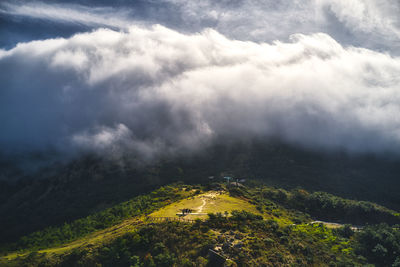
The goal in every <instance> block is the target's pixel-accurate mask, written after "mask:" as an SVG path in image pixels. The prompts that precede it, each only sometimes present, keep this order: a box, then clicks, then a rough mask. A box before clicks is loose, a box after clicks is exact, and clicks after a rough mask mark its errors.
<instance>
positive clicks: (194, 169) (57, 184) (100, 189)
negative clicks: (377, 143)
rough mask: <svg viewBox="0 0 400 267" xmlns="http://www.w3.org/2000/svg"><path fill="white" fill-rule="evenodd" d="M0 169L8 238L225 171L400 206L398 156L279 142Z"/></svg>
mask: <svg viewBox="0 0 400 267" xmlns="http://www.w3.org/2000/svg"><path fill="white" fill-rule="evenodd" d="M1 170H2V177H3V179H2V180H0V183H1V187H0V190H1V194H0V197H1V202H0V203H1V204H0V226H1V227H0V229H1V230H0V240H1V242H3V243H4V242H12V241H15V240H16V239H18V238H19V237H21V236H22V235H25V234H28V233H30V232H33V231H36V230H40V229H43V228H45V227H47V226H51V225H59V224H62V223H64V222H71V221H73V220H75V219H78V218H81V217H85V216H87V215H89V214H91V213H93V212H96V211H99V210H102V209H104V208H107V207H111V206H113V205H114V204H116V203H119V202H121V201H126V200H128V199H130V198H132V197H134V196H136V195H138V194H141V193H145V192H149V191H151V190H152V189H155V188H157V187H159V186H161V185H165V184H168V183H171V182H176V181H183V182H185V183H189V184H196V183H207V182H208V177H209V176H214V177H220V176H221V175H224V174H228V175H233V176H235V177H238V178H245V179H255V180H259V181H263V182H264V183H266V184H268V185H270V186H277V187H281V188H285V189H293V188H298V187H300V188H304V189H306V190H309V191H325V192H328V193H332V194H336V195H339V196H342V197H347V198H351V199H355V200H369V201H373V202H377V203H379V204H381V205H384V206H387V207H389V208H392V209H395V210H400V204H399V203H400V195H399V194H398V190H397V189H398V188H399V186H400V180H399V179H398V173H400V164H399V160H398V159H397V158H395V157H392V158H390V157H383V156H376V155H349V154H346V153H338V152H337V153H321V152H318V153H317V152H315V151H309V150H305V149H302V148H299V147H295V146H288V145H285V144H282V143H279V142H271V143H263V142H252V143H232V144H230V145H214V146H210V147H207V148H205V149H204V151H202V152H198V153H192V154H190V155H186V154H185V155H181V156H175V157H170V158H162V159H159V160H158V161H155V162H152V163H147V164H138V163H137V162H135V161H134V159H132V158H129V157H126V158H121V159H118V160H111V159H105V158H104V157H99V156H94V155H87V156H85V157H81V158H77V159H75V160H74V161H71V162H68V163H54V164H52V165H48V166H46V167H45V168H42V169H39V170H38V171H36V172H31V173H29V172H28V173H27V172H24V171H23V170H20V169H18V167H16V166H15V165H13V164H12V162H11V163H10V162H6V163H3V165H2V168H1ZM43 218H46V219H43Z"/></svg>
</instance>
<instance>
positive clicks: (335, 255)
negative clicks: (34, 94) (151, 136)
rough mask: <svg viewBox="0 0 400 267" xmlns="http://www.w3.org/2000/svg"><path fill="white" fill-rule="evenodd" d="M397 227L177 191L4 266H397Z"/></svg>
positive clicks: (349, 203) (263, 200)
mask: <svg viewBox="0 0 400 267" xmlns="http://www.w3.org/2000/svg"><path fill="white" fill-rule="evenodd" d="M183 213H184V214H183ZM316 220H329V221H327V222H315V221H316ZM361 221H362V222H363V223H361ZM342 223H349V224H346V225H343V224H342ZM367 223H369V224H370V225H366V224H367ZM382 223H383V224H382ZM397 223H400V217H399V214H398V213H396V212H394V211H392V210H389V209H386V208H384V207H382V206H379V205H377V204H374V203H370V202H358V201H354V200H348V199H343V198H340V197H337V196H333V195H330V194H327V193H323V192H316V193H309V192H307V191H305V190H302V189H295V190H292V191H286V190H283V189H276V188H272V187H267V186H265V185H263V184H259V183H254V182H248V183H247V184H246V185H245V186H241V187H236V186H229V187H226V185H225V184H218V183H216V184H208V185H204V186H191V185H183V184H173V185H169V186H165V187H161V188H159V189H157V190H155V191H153V192H151V193H150V194H147V195H142V196H138V197H135V198H133V199H131V200H129V201H127V202H122V203H120V204H118V205H115V206H114V207H112V208H109V209H105V210H103V211H100V212H97V213H94V214H92V215H90V216H87V217H84V218H81V219H78V220H76V221H73V222H70V223H64V224H62V225H60V226H52V227H49V228H46V229H43V230H41V231H39V232H33V233H31V234H29V235H27V236H24V237H22V238H20V239H19V240H18V241H17V242H15V243H8V244H5V245H4V246H3V247H2V248H1V251H2V252H1V255H2V256H1V259H0V265H1V266H223V265H224V266H262V265H264V266H364V265H365V264H375V265H376V266H398V265H396V264H399V263H400V257H398V255H400V246H399V244H400V231H399V228H398V226H397V225H396V224H397ZM351 224H353V226H352V225H351Z"/></svg>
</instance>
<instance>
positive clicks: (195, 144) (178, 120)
mask: <svg viewBox="0 0 400 267" xmlns="http://www.w3.org/2000/svg"><path fill="white" fill-rule="evenodd" d="M89 2H90V1H89ZM23 3H24V2H23V1H22V2H16V3H12V2H5V3H3V4H2V5H1V6H0V7H1V8H0V11H1V12H0V15H1V17H2V19H3V20H6V21H8V23H9V25H14V26H15V25H17V26H18V25H19V24H18V22H16V21H17V20H22V21H25V20H30V21H39V22H40V25H41V27H45V26H46V25H47V26H46V27H48V25H58V26H57V27H58V28H57V30H55V31H52V32H51V36H47V35H46V36H44V35H43V33H42V32H41V31H40V28H39V30H37V31H35V32H33V33H31V35H24V34H23V33H21V36H24V38H25V39H24V41H20V40H21V39H20V37H21V36H20V35H16V36H19V37H18V38H17V37H15V36H14V37H15V38H10V39H8V40H9V41H8V43H6V44H5V43H3V48H2V49H0V69H1V70H2V71H1V73H0V83H1V85H2V88H1V91H0V122H1V131H0V154H3V155H6V157H11V156H13V155H23V154H27V153H28V154H29V153H54V154H58V155H63V156H68V157H69V156H76V155H81V154H82V153H88V152H89V153H97V154H99V155H104V156H107V157H108V156H111V157H117V158H118V157H121V156H122V155H125V154H127V153H130V154H134V155H136V156H138V157H140V158H142V159H144V160H152V159H154V158H157V157H159V156H165V155H167V156H173V155H176V154H177V153H182V152H185V153H186V152H188V153H192V152H194V151H199V150H201V149H203V148H204V147H207V146H209V145H211V144H213V142H215V141H216V140H223V139H226V138H229V139H230V140H238V141H241V140H252V139H254V138H257V139H261V140H265V141H268V140H272V139H279V140H281V141H282V142H285V143H288V144H294V145H298V146H301V147H304V148H307V149H313V150H323V151H347V152H349V153H376V154H386V153H389V154H398V151H399V145H400V118H399V116H398V114H399V112H400V105H399V103H400V101H399V100H400V94H399V92H398V91H399V90H400V87H399V84H400V83H399V82H400V75H399V74H400V58H399V57H398V51H399V50H398V48H399V47H400V46H399V40H400V30H399V25H400V22H399V20H398V18H397V15H396V14H397V13H396V10H397V11H398V10H399V5H398V4H391V3H389V2H385V1H372V0H371V1H354V2H352V4H348V2H347V1H338V0H337V1H328V0H318V1H317V0H315V1H283V2H282V3H279V4H277V3H275V2H272V1H235V2H229V3H228V2H226V3H225V2H221V3H213V2H211V1H210V2H207V1H205V2H202V3H198V2H193V1H184V2H182V1H162V2H161V3H159V4H156V3H153V2H144V3H142V4H141V5H139V4H138V5H134V4H130V5H128V4H125V3H123V2H118V3H116V4H115V5H112V6H111V5H108V6H107V5H102V6H100V5H99V6H97V7H95V8H89V6H83V5H78V4H73V3H72V4H71V3H68V2H67V1H65V2H63V3H61V4H50V3H47V2H33V3H27V4H23ZM154 6H157V7H158V8H154ZM124 7H125V8H124ZM174 7H176V8H174ZM178 7H179V8H178ZM139 11H142V12H139ZM196 12H200V13H199V15H196V16H195V15H194V14H195V13H196ZM169 17H174V19H168V18H169ZM282 18H284V19H282ZM43 25H45V26H43ZM71 25H72V26H71ZM17 26H15V27H17ZM71 27H72V28H71ZM66 28H68V30H66ZM1 33H2V34H3V35H7V34H8V33H7V30H3V31H2V32H1ZM71 33H72V34H71ZM32 35H33V36H32ZM367 36H369V37H367ZM371 36H372V37H373V38H371ZM21 38H22V37H21ZM13 42H14V43H13ZM52 155H53V154H52Z"/></svg>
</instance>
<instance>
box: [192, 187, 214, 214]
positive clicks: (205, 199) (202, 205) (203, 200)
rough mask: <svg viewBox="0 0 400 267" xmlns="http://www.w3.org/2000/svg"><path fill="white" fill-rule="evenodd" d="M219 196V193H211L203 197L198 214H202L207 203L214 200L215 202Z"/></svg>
mask: <svg viewBox="0 0 400 267" xmlns="http://www.w3.org/2000/svg"><path fill="white" fill-rule="evenodd" d="M218 194H219V193H217V192H210V193H208V194H205V195H203V196H201V200H202V202H203V203H202V204H201V205H200V206H199V207H198V208H197V209H196V211H197V213H202V212H203V209H204V206H205V205H206V204H207V202H211V201H212V200H214V199H215V198H216V196H217V195H218Z"/></svg>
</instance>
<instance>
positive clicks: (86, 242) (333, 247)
mask: <svg viewBox="0 0 400 267" xmlns="http://www.w3.org/2000/svg"><path fill="white" fill-rule="evenodd" d="M188 189H189V190H188ZM233 189H234V188H232V189H231V190H230V192H229V193H228V192H227V191H212V190H211V191H206V192H202V193H201V190H197V193H198V192H200V194H196V193H195V191H196V190H192V189H190V188H186V187H184V186H177V187H171V188H169V191H168V192H171V193H173V194H174V195H180V196H181V197H183V196H186V198H184V199H181V200H177V201H175V202H173V203H170V204H168V205H166V206H164V207H161V208H160V209H158V210H156V211H154V212H152V213H150V214H148V216H150V217H178V216H177V215H176V214H177V213H179V210H180V209H184V208H189V209H193V212H194V213H196V212H198V213H201V214H207V213H221V215H222V217H218V216H217V217H214V219H212V218H210V220H206V219H207V217H208V216H207V215H188V216H187V218H190V219H196V218H200V219H202V220H203V222H200V224H198V223H195V224H193V226H189V224H181V225H180V224H172V225H169V224H168V223H167V222H159V223H156V224H154V223H153V222H152V221H147V220H146V218H147V217H146V216H145V214H143V215H140V216H133V217H130V218H128V219H126V220H124V221H123V222H121V223H118V224H116V225H114V226H111V227H108V228H106V229H103V230H99V231H95V232H93V233H91V234H88V235H86V236H84V237H82V238H79V239H77V240H74V241H72V242H66V243H64V244H62V245H57V246H52V247H49V248H44V249H40V250H34V249H33V250H32V249H31V250H25V251H23V252H22V251H17V252H12V253H8V254H7V255H5V256H3V257H2V258H0V265H1V266H3V265H4V266H20V263H21V262H23V261H24V260H25V261H28V262H29V257H31V256H32V252H35V255H41V256H40V257H42V258H40V259H39V261H41V260H47V261H50V262H53V263H57V262H59V261H62V260H63V259H64V258H68V257H70V255H73V254H74V253H75V252H76V251H85V253H88V254H91V253H94V254H93V255H95V254H96V253H97V254H99V253H100V254H101V253H103V252H99V251H102V249H103V248H107V246H111V247H112V246H114V245H115V242H117V241H118V239H119V238H120V239H122V240H131V237H130V236H131V235H132V234H135V233H137V232H139V233H140V232H142V234H143V232H144V233H146V232H147V230H146V229H147V228H148V229H150V230H154V229H158V230H160V229H164V230H165V229H170V230H168V231H172V232H174V231H177V232H179V231H181V230H184V231H186V232H187V233H191V231H192V232H193V231H194V232H196V231H197V232H196V233H197V235H200V236H201V235H202V234H206V236H203V237H202V238H203V239H199V242H200V241H201V240H203V241H204V242H206V243H207V242H208V243H209V242H210V240H214V239H215V238H216V237H217V236H218V238H219V239H221V240H222V241H220V242H219V243H220V244H219V245H218V244H213V246H220V247H223V245H224V243H225V242H226V241H224V240H227V239H232V238H234V239H236V240H235V241H234V243H232V244H238V243H243V244H244V248H243V250H238V249H236V250H235V249H228V250H227V251H228V252H227V253H228V254H226V255H228V256H229V253H231V257H232V258H233V259H235V260H236V261H241V260H244V259H250V261H249V262H248V263H249V264H250V263H251V264H264V263H268V262H270V261H274V260H276V261H278V262H280V261H282V262H285V261H287V262H294V261H295V260H296V257H303V258H302V263H306V262H307V263H311V262H312V261H311V260H312V253H314V252H315V251H320V250H324V252H318V253H317V254H318V255H317V254H316V255H317V256H316V258H315V259H314V261H315V262H314V263H316V264H317V265H315V266H318V264H320V263H321V262H323V261H324V260H325V256H326V257H327V258H329V257H336V258H337V259H339V258H338V257H342V256H343V257H345V258H344V259H343V260H350V261H352V260H354V259H355V258H354V254H352V253H353V251H352V248H351V247H350V245H349V241H346V240H345V241H343V240H342V239H341V238H339V237H337V236H335V234H333V233H332V231H331V230H329V229H328V228H329V225H328V228H327V227H323V226H322V227H319V226H312V225H309V224H308V222H310V221H311V218H310V217H309V216H307V215H305V214H304V213H301V212H299V211H295V210H291V209H288V208H285V207H284V206H282V205H280V204H279V202H276V201H275V200H273V199H274V197H272V198H271V199H266V198H264V197H263V196H262V194H261V193H262V192H264V193H265V189H263V190H261V189H258V188H253V189H249V190H247V189H244V190H245V191H246V192H245V193H241V192H233V191H235V190H238V189H235V190H233ZM232 190H233V191H232ZM240 190H242V189H240ZM258 190H260V191H258ZM270 190H275V189H270ZM164 191H165V190H162V191H161V193H160V190H158V191H155V192H158V193H154V192H153V193H152V194H150V195H153V200H157V199H158V198H159V197H160V194H161V195H162V196H163V197H167V195H166V196H164ZM275 191H277V193H282V191H279V190H275ZM267 195H269V194H267ZM278 196H279V194H278ZM258 198H260V199H258ZM234 210H244V211H246V212H250V213H252V214H256V215H261V217H260V216H259V217H260V218H261V219H263V220H262V221H263V222H262V223H261V222H259V221H257V220H259V219H257V218H255V219H254V218H253V219H250V221H247V222H246V220H249V219H246V218H245V219H243V220H244V223H243V222H240V220H242V219H238V218H240V217H241V216H242V215H240V214H239V215H233V216H232V217H233V218H232V219H229V218H230V217H228V218H226V217H224V213H225V211H226V212H229V213H231V214H234V212H233V213H232V211H234ZM256 215H254V216H256ZM235 216H236V219H235ZM246 216H247V215H246ZM196 224H198V226H196V227H198V228H196V229H195V228H194V227H195V225H196ZM274 224H276V225H274ZM157 225H158V226H157ZM185 225H186V226H185ZM335 227H336V225H335ZM143 229H144V230H143ZM171 229H172V230H171ZM185 229H186V230H185ZM268 229H269V230H268ZM158 230H155V231H156V232H157V231H158ZM164 230H162V231H164ZM227 230H229V231H228V232H232V230H233V231H234V234H228V232H226V231H227ZM168 231H167V232H168ZM237 235H239V236H240V235H241V236H244V238H243V237H242V238H241V239H240V240H239V239H237V238H236V236H237ZM156 236H157V235H156ZM211 236H213V237H211ZM283 237H285V238H283ZM149 238H152V240H158V239H157V237H154V236H151V237H149ZM158 238H160V237H158ZM165 238H167V237H165ZM168 238H171V237H168ZM173 238H176V237H173ZM179 238H180V239H182V240H183V239H185V238H188V237H187V234H184V235H183V236H180V237H179ZM179 238H178V239H179ZM158 241H160V240H158ZM161 241H162V239H161ZM147 242H149V241H147ZM151 242H155V241H151ZM151 242H150V243H147V244H148V245H150V247H152V246H153V245H154V244H152V243H151ZM185 242H186V243H185V244H186V245H185V246H186V247H183V248H182V249H186V248H187V247H188V246H195V245H196V244H195V243H196V242H197V241H196V242H194V243H193V241H190V240H189V239H188V240H186V241H185ZM113 244H114V245H113ZM210 244H211V243H210ZM271 246H272V247H271ZM267 248H268V249H269V252H268V253H267V252H265V253H264V252H263V251H265V249H267ZM309 248H311V249H309ZM200 250H202V251H203V252H201V253H203V254H204V246H203V247H202V248H201V249H200ZM137 251H139V252H138V253H139V255H141V260H142V259H144V258H146V256H145V255H147V254H145V253H149V252H145V251H142V252H140V251H141V250H140V249H139V250H137ZM178 251H179V250H178ZM206 251H207V250H206ZM240 251H242V252H243V253H244V254H243V255H244V256H243V255H242V256H240V257H239V256H238V257H236V256H235V255H239V254H237V253H238V252H240ZM254 251H258V252H257V253H258V254H257V253H255V254H254ZM293 251H295V252H293ZM312 251H314V252H312ZM140 253H142V254H140ZM152 253H154V252H152ZM196 253H197V254H196ZM199 253H200V252H199V251H196V252H193V253H192V254H193V255H200V254H199ZM246 253H247V254H246ZM296 253H297V254H296ZM299 253H300V254H299ZM324 253H325V254H324ZM203 254H202V255H203ZM246 255H247V256H246ZM310 255H311V256H310ZM324 255H325V256H324ZM176 256H179V255H176ZM181 256H182V255H181ZM203 256H204V255H203ZM185 257H189V258H190V255H186V256H185ZM196 257H197V256H196ZM235 257H236V258H235ZM318 257H319V258H318ZM21 266H24V265H21ZM33 266H36V265H33ZM49 266H52V265H49Z"/></svg>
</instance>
